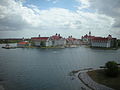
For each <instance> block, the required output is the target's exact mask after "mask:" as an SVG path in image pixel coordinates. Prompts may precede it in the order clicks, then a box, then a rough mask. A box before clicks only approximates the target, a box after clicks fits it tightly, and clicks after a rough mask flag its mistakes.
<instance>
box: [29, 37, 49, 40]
mask: <svg viewBox="0 0 120 90" xmlns="http://www.w3.org/2000/svg"><path fill="white" fill-rule="evenodd" d="M48 38H49V37H33V38H31V39H35V40H36V39H37V40H47V39H48Z"/></svg>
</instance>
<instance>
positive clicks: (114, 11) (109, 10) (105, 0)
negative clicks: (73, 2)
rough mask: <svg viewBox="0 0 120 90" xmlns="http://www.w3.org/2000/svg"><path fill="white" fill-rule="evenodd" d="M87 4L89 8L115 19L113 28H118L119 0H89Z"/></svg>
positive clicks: (119, 17)
mask: <svg viewBox="0 0 120 90" xmlns="http://www.w3.org/2000/svg"><path fill="white" fill-rule="evenodd" d="M89 2H90V8H92V9H95V10H96V11H98V13H102V14H106V15H108V16H111V17H113V18H114V19H115V23H114V25H113V27H120V20H119V19H120V0H89Z"/></svg>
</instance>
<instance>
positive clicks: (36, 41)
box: [31, 35, 49, 47]
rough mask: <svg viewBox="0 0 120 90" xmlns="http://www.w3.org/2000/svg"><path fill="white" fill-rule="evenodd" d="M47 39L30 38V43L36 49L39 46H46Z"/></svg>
mask: <svg viewBox="0 0 120 90" xmlns="http://www.w3.org/2000/svg"><path fill="white" fill-rule="evenodd" d="M48 39H49V37H40V35H39V37H32V38H31V42H32V45H33V46H36V47H41V46H47V41H48Z"/></svg>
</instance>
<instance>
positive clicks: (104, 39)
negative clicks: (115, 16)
mask: <svg viewBox="0 0 120 90" xmlns="http://www.w3.org/2000/svg"><path fill="white" fill-rule="evenodd" d="M92 40H101V41H107V40H109V39H108V38H103V37H94V38H93V39H92Z"/></svg>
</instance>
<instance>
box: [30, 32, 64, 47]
mask: <svg viewBox="0 0 120 90" xmlns="http://www.w3.org/2000/svg"><path fill="white" fill-rule="evenodd" d="M31 41H32V45H34V46H38V47H40V46H46V47H47V46H64V45H66V40H65V38H63V37H62V36H60V34H56V35H53V36H51V37H40V35H39V37H32V38H31Z"/></svg>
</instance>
